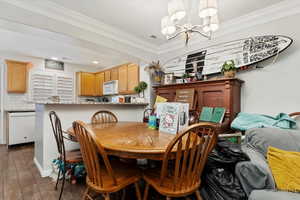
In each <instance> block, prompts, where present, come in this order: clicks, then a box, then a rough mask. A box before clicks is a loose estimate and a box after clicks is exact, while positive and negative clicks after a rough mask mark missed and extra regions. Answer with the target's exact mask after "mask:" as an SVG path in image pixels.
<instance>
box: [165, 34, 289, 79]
mask: <svg viewBox="0 0 300 200" xmlns="http://www.w3.org/2000/svg"><path fill="white" fill-rule="evenodd" d="M292 43H293V40H292V39H291V38H289V37H287V36H282V35H264V36H256V37H249V38H245V39H240V40H234V41H231V42H225V43H221V44H217V45H213V46H209V47H206V48H202V49H199V50H197V51H193V52H190V53H188V54H185V55H181V56H178V57H176V58H173V59H171V60H169V61H168V62H166V63H165V64H164V65H163V66H162V67H163V68H164V69H165V72H166V73H173V74H174V76H177V77H181V76H182V75H183V74H185V73H192V74H193V73H195V72H198V73H200V74H203V75H210V74H217V73H220V72H221V68H222V65H223V64H224V62H225V61H228V60H234V62H235V65H236V67H237V68H243V67H245V66H250V65H254V64H256V63H259V62H261V61H263V60H266V59H268V58H271V57H273V56H275V55H278V54H279V53H281V52H282V51H284V50H285V49H287V48H288V47H289V46H290V45H291V44H292Z"/></svg>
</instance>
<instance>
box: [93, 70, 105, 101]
mask: <svg viewBox="0 0 300 200" xmlns="http://www.w3.org/2000/svg"><path fill="white" fill-rule="evenodd" d="M95 79H96V81H95V84H96V85H95V96H102V95H103V83H104V79H105V74H104V72H100V73H96V75H95Z"/></svg>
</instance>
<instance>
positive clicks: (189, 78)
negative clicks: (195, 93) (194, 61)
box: [182, 73, 191, 83]
mask: <svg viewBox="0 0 300 200" xmlns="http://www.w3.org/2000/svg"><path fill="white" fill-rule="evenodd" d="M182 79H183V81H184V82H185V83H189V82H191V75H190V74H189V73H184V74H183V75H182Z"/></svg>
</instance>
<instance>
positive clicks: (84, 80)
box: [77, 63, 139, 96]
mask: <svg viewBox="0 0 300 200" xmlns="http://www.w3.org/2000/svg"><path fill="white" fill-rule="evenodd" d="M111 80H118V86H119V94H134V93H135V92H134V87H135V86H137V85H138V83H139V66H138V65H137V64H132V63H130V64H124V65H120V66H118V67H114V68H112V69H110V70H105V71H102V72H97V73H88V72H77V93H78V95H79V96H102V95H103V83H104V82H106V81H111Z"/></svg>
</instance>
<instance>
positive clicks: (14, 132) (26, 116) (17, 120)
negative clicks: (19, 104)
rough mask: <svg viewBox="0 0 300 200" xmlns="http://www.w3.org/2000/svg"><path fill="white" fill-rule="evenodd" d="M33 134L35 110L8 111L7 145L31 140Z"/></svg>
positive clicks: (32, 139)
mask: <svg viewBox="0 0 300 200" xmlns="http://www.w3.org/2000/svg"><path fill="white" fill-rule="evenodd" d="M24 130H26V131H24ZM34 134H35V112H13V113H8V137H7V138H8V145H15V144H22V143H28V142H33V141H34Z"/></svg>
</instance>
